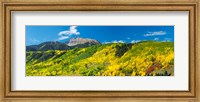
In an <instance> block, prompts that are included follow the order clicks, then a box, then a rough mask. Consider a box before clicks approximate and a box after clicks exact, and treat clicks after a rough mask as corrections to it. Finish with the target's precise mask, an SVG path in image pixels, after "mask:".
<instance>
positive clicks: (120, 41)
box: [112, 40, 124, 43]
mask: <svg viewBox="0 0 200 102" xmlns="http://www.w3.org/2000/svg"><path fill="white" fill-rule="evenodd" d="M112 43H124V41H122V40H119V41H117V40H115V41H112Z"/></svg>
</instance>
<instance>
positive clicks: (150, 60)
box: [26, 41, 174, 76]
mask: <svg viewBox="0 0 200 102" xmlns="http://www.w3.org/2000/svg"><path fill="white" fill-rule="evenodd" d="M173 73H174V43H172V42H154V41H143V42H139V43H136V44H124V43H113V44H102V45H93V46H90V47H85V48H74V49H72V50H49V51H29V52H27V53H26V75H27V76H169V75H173Z"/></svg>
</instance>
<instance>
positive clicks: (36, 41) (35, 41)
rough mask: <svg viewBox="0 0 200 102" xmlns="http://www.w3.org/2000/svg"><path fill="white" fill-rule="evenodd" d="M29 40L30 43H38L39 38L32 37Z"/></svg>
mask: <svg viewBox="0 0 200 102" xmlns="http://www.w3.org/2000/svg"><path fill="white" fill-rule="evenodd" d="M30 41H31V42H32V43H39V42H40V41H39V40H37V39H33V38H31V39H30Z"/></svg>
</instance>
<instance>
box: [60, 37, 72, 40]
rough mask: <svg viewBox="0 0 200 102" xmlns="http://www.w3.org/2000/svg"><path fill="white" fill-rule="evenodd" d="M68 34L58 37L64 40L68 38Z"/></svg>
mask: <svg viewBox="0 0 200 102" xmlns="http://www.w3.org/2000/svg"><path fill="white" fill-rule="evenodd" d="M68 38H69V37H68V36H61V37H60V38H58V40H64V39H68Z"/></svg>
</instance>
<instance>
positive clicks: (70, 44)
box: [67, 37, 101, 46]
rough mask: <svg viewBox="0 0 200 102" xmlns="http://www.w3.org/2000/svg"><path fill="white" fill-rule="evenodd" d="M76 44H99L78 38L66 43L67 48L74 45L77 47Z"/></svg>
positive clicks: (91, 40)
mask: <svg viewBox="0 0 200 102" xmlns="http://www.w3.org/2000/svg"><path fill="white" fill-rule="evenodd" d="M78 44H89V45H94V44H101V43H100V42H99V41H97V40H94V39H89V38H80V37H76V38H71V39H70V40H69V41H68V43H67V45H68V46H75V45H78Z"/></svg>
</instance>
